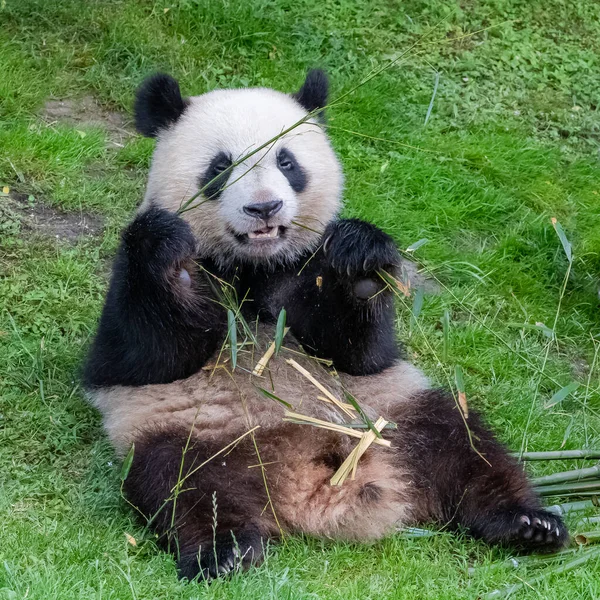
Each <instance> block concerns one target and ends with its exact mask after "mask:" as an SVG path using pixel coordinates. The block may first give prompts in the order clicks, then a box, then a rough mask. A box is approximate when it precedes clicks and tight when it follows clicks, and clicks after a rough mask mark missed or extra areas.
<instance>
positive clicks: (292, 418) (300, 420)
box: [283, 410, 392, 448]
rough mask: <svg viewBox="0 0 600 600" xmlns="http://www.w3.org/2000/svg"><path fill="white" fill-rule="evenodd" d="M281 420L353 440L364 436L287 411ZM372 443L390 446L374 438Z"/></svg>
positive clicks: (389, 443)
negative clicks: (334, 432)
mask: <svg viewBox="0 0 600 600" xmlns="http://www.w3.org/2000/svg"><path fill="white" fill-rule="evenodd" d="M283 420H284V421H286V422H288V423H296V424H297V425H314V426H315V427H322V428H323V429H329V430H330V431H336V432H338V433H344V434H346V435H349V436H350V437H354V438H362V436H363V435H365V434H364V432H360V431H357V430H356V429H350V427H344V425H338V424H337V423H330V422H329V421H322V420H321V419H315V418H314V417H309V416H307V415H302V414H300V413H295V412H291V411H289V410H286V411H285V412H284V415H283ZM374 443H375V444H377V445H378V446H385V447H386V448H389V447H390V446H391V445H392V443H391V442H390V441H389V440H384V439H380V438H376V439H375V442H374Z"/></svg>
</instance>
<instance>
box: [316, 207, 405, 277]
mask: <svg viewBox="0 0 600 600" xmlns="http://www.w3.org/2000/svg"><path fill="white" fill-rule="evenodd" d="M323 252H324V254H325V257H326V258H327V261H328V263H329V266H330V267H331V268H333V269H334V270H335V271H337V272H338V273H339V274H340V275H342V276H347V277H349V278H351V279H356V278H357V277H364V276H365V275H373V276H374V277H375V278H377V274H376V273H377V271H378V270H380V269H390V270H393V269H394V268H395V267H396V266H397V265H398V264H399V263H400V255H399V253H398V250H397V248H396V245H395V243H394V241H393V240H392V238H391V237H390V236H389V235H387V234H386V233H384V232H383V231H381V230H380V229H378V228H377V227H375V226H374V225H371V224H370V223H365V222H363V221H358V220H356V219H344V220H341V221H335V222H334V223H331V224H330V225H329V226H328V227H327V229H326V230H325V233H324V234H323Z"/></svg>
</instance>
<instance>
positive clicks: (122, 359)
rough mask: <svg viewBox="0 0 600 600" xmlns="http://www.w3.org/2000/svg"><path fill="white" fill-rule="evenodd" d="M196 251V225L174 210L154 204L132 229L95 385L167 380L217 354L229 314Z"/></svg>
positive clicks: (97, 347)
mask: <svg viewBox="0 0 600 600" xmlns="http://www.w3.org/2000/svg"><path fill="white" fill-rule="evenodd" d="M194 257H195V239H194V236H193V235H192V232H191V230H190V227H189V225H188V224H187V223H186V222H185V221H183V220H182V219H180V218H179V217H177V216H176V215H174V214H173V213H170V212H168V211H166V210H163V209H158V208H152V209H150V210H148V211H147V212H145V213H144V214H142V215H139V216H138V217H136V218H135V220H134V221H133V222H132V223H131V224H130V225H129V226H128V227H127V229H126V230H125V232H124V233H123V238H122V242H121V246H120V248H119V251H118V254H117V257H116V259H115V263H114V266H113V275H112V278H111V282H110V286H109V290H108V294H107V297H106V302H105V304H104V309H103V311H102V316H101V318H100V325H99V327H98V333H97V335H96V339H95V340H94V343H93V346H92V348H91V351H90V353H89V355H88V360H87V363H86V365H85V371H84V380H85V384H86V385H87V386H88V387H99V386H110V385H117V384H120V385H144V384H147V383H168V382H170V381H173V380H175V379H180V378H182V377H186V376H188V375H191V374H192V373H194V372H195V371H197V370H198V369H199V368H200V367H202V366H203V365H204V364H205V362H206V361H207V360H208V359H209V358H210V356H212V354H213V353H214V351H215V349H216V348H217V344H218V343H219V342H220V340H221V339H222V337H223V333H224V331H225V328H224V318H225V317H224V312H223V309H222V308H221V307H220V306H219V305H218V304H217V303H216V302H215V301H214V299H213V298H212V295H211V293H210V287H209V285H208V283H207V281H206V276H205V275H204V274H203V273H199V272H197V267H196V265H195V264H194V262H193V261H192V260H191V259H193V258H194ZM182 268H185V269H186V271H187V272H188V273H189V274H190V277H191V281H190V282H189V285H188V283H187V281H186V280H185V279H182V278H181V277H180V275H181V269H182Z"/></svg>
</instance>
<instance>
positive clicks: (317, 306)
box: [248, 219, 400, 375]
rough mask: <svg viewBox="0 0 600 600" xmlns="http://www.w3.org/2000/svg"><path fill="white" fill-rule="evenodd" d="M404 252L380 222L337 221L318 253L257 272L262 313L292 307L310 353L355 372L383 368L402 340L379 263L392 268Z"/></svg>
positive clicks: (252, 277) (255, 292) (254, 290)
mask: <svg viewBox="0 0 600 600" xmlns="http://www.w3.org/2000/svg"><path fill="white" fill-rule="evenodd" d="M399 260H400V256H399V254H398V251H397V250H396V247H395V245H394V242H393V240H392V239H391V238H390V237H389V236H388V235H387V234H385V233H384V232H383V231H381V230H380V229H378V228H377V227H375V226H373V225H371V224H369V223H365V222H364V221H359V220H357V219H344V220H340V221H335V222H333V223H331V224H330V225H328V227H327V228H326V230H325V233H324V235H323V243H322V247H321V249H320V250H319V251H318V252H317V253H316V254H315V255H314V256H311V255H307V256H305V257H303V258H302V259H301V260H300V261H298V263H297V264H295V265H293V266H292V267H287V268H285V269H280V270H278V271H275V272H271V271H265V272H262V273H261V272H260V271H258V272H254V273H250V274H249V275H248V279H249V281H250V283H249V286H250V288H251V293H250V297H251V298H253V299H254V301H255V303H254V305H255V306H256V307H258V308H259V309H260V310H261V311H262V312H261V317H262V318H264V317H265V316H267V317H269V316H270V317H272V318H276V317H277V315H278V314H279V311H280V310H281V308H285V309H286V312H287V323H288V325H289V326H290V327H291V329H292V332H293V334H294V336H295V337H296V338H297V339H298V340H299V341H300V342H301V343H302V345H303V346H304V348H305V349H306V351H307V352H309V353H310V354H313V355H315V356H318V357H320V358H326V359H329V360H333V364H334V366H335V367H336V369H338V370H340V371H344V372H346V373H350V374H351V375H370V374H373V373H379V372H380V371H382V370H383V369H385V368H387V367H389V366H391V365H392V364H393V363H394V361H395V360H396V359H397V358H398V356H399V348H398V343H397V341H396V333H395V327H394V319H395V307H394V297H393V293H392V292H391V291H390V290H388V289H383V288H384V287H385V286H384V283H383V281H382V279H381V278H380V277H379V275H378V274H377V271H378V270H379V269H386V270H387V271H391V272H392V273H393V272H394V270H395V268H396V266H397V265H398V264H399ZM365 290H369V291H371V292H372V293H371V294H369V295H366V294H365V293H364V292H365Z"/></svg>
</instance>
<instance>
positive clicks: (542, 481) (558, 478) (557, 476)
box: [531, 465, 600, 485]
mask: <svg viewBox="0 0 600 600" xmlns="http://www.w3.org/2000/svg"><path fill="white" fill-rule="evenodd" d="M599 474H600V465H594V466H593V467H587V468H585V469H573V470H572V471H563V472H562V473H553V474H552V475H544V476H543V477H536V478H535V479H532V480H531V483H532V484H533V485H550V484H553V483H563V482H564V481H577V480H579V479H589V478H590V477H596V476H597V475H599Z"/></svg>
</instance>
